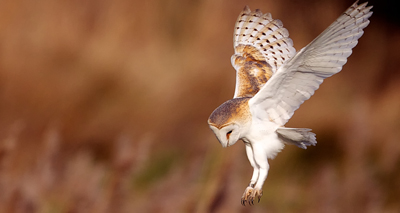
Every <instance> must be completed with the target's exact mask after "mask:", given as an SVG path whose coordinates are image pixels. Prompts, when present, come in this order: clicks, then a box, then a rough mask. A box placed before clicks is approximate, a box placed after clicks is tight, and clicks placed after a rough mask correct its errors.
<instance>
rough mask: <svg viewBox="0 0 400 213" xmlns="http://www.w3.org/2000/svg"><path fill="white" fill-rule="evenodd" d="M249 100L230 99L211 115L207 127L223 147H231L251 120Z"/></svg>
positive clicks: (241, 135)
mask: <svg viewBox="0 0 400 213" xmlns="http://www.w3.org/2000/svg"><path fill="white" fill-rule="evenodd" d="M249 99H250V98H235V99H231V100H229V101H227V102H225V103H223V104H222V105H221V106H219V107H218V108H217V109H215V110H214V112H212V113H211V115H210V118H209V119H208V125H209V126H210V129H211V130H212V131H213V132H214V134H215V136H216V137H217V139H218V141H219V142H220V143H221V145H222V146H223V147H228V146H232V145H233V144H235V143H236V142H237V141H238V140H239V139H241V138H242V137H243V132H244V130H245V129H246V127H247V124H248V122H249V121H250V120H251V115H250V111H249V105H248V101H249Z"/></svg>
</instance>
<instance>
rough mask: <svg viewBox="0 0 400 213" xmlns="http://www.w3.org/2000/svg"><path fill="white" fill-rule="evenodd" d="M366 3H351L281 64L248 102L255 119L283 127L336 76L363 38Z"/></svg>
mask: <svg viewBox="0 0 400 213" xmlns="http://www.w3.org/2000/svg"><path fill="white" fill-rule="evenodd" d="M366 5H367V3H363V4H361V5H358V4H357V2H356V3H354V4H353V5H352V6H351V7H350V8H348V9H347V10H346V11H345V13H344V14H342V15H341V16H340V17H339V18H338V19H337V20H336V21H335V22H334V23H332V24H331V25H330V26H329V27H328V28H327V29H326V30H325V31H324V32H322V33H321V34H320V35H319V36H318V37H317V38H316V39H314V40H313V41H312V42H311V43H310V44H308V45H307V46H306V47H304V48H303V49H302V50H300V51H299V52H298V53H297V54H296V55H295V56H294V57H293V58H292V59H291V60H290V61H287V62H286V63H285V64H283V65H282V66H281V67H280V68H279V69H278V70H277V72H276V73H275V74H273V75H272V77H271V78H270V79H269V80H268V81H267V83H266V84H265V85H264V86H263V87H262V88H261V89H260V91H259V92H258V93H257V94H256V95H255V96H254V97H253V98H251V100H250V101H249V106H250V110H251V113H252V114H253V115H257V118H258V119H262V120H269V121H273V122H275V123H277V124H279V125H282V126H283V125H284V124H285V123H286V122H287V121H288V120H289V119H290V118H291V117H292V115H293V113H294V111H295V110H297V109H298V108H299V107H300V105H301V104H302V103H303V102H304V101H305V100H308V99H309V98H310V97H311V96H312V95H313V94H314V91H315V90H317V89H318V88H319V85H320V84H321V83H322V81H323V80H324V79H325V78H327V77H330V76H332V75H333V74H336V73H338V72H339V71H340V70H341V69H342V66H343V65H344V64H345V63H346V62H347V58H348V57H349V56H350V55H351V53H352V48H353V47H354V46H356V45H357V42H358V39H359V38H360V37H361V36H362V35H363V33H364V32H363V29H364V28H365V27H366V26H367V25H368V24H369V20H368V18H369V17H370V16H371V15H372V12H371V11H370V9H371V8H372V6H369V7H366Z"/></svg>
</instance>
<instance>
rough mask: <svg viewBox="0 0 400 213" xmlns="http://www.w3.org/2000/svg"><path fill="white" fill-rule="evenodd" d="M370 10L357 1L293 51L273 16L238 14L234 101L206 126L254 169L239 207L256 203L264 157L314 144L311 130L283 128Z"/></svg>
mask: <svg viewBox="0 0 400 213" xmlns="http://www.w3.org/2000/svg"><path fill="white" fill-rule="evenodd" d="M371 8H372V6H368V7H367V3H363V4H360V5H358V2H355V3H354V4H353V5H352V6H351V7H349V8H348V9H347V10H346V11H345V12H344V13H343V14H342V15H341V16H340V17H339V18H338V19H336V21H335V22H333V23H332V24H331V25H330V26H329V27H328V28H327V29H326V30H325V31H323V32H322V33H321V34H320V35H319V36H318V37H317V38H315V39H314V40H313V41H312V42H311V43H309V44H308V45H307V46H305V47H304V48H303V49H301V50H300V51H299V52H297V53H296V50H295V49H294V47H293V42H292V40H291V39H290V38H289V37H288V36H289V33H288V31H287V30H286V29H285V28H284V27H283V25H282V22H281V21H280V20H278V19H272V17H271V14H269V13H265V14H263V13H261V11H260V10H258V9H257V10H255V11H251V10H250V9H249V7H248V6H246V7H245V8H244V10H243V11H242V12H241V13H240V15H239V17H238V19H237V21H236V25H235V29H234V35H233V43H234V50H235V53H234V55H233V56H232V57H231V63H232V65H233V67H234V68H235V70H236V88H235V93H234V97H233V99H231V100H228V101H226V102H225V103H223V104H222V105H220V106H219V107H218V108H217V109H215V110H214V111H213V112H212V114H211V115H210V117H209V119H208V124H209V127H210V128H211V130H212V131H213V132H214V134H215V136H216V137H217V139H218V140H219V142H220V143H221V145H222V146H223V147H228V146H232V145H233V144H235V143H236V142H237V141H238V140H242V141H243V142H244V144H245V148H246V154H247V156H248V159H249V161H250V164H251V166H252V167H253V168H254V171H253V175H252V177H251V180H250V184H249V186H248V187H247V188H246V189H245V191H244V193H243V196H242V198H241V203H242V204H243V205H246V204H249V205H252V204H254V200H258V202H259V201H260V198H261V196H262V193H263V192H262V186H263V184H264V181H265V179H266V178H267V175H268V170H269V164H268V159H273V158H274V157H275V156H276V155H277V153H278V152H280V151H281V150H282V149H283V148H284V146H285V144H293V145H296V146H298V147H300V148H303V149H306V148H307V146H310V145H313V146H315V145H316V143H317V141H316V138H315V134H314V133H312V132H311V129H306V128H287V127H285V126H284V125H285V124H286V122H287V121H288V120H289V119H290V118H291V117H292V115H293V113H294V111H295V110H296V109H298V108H299V106H300V105H301V104H302V103H303V102H304V101H305V100H308V99H309V98H310V97H311V95H313V94H314V91H315V90H317V89H318V87H319V85H320V84H321V83H322V81H323V80H324V79H325V78H327V77H330V76H332V75H333V74H335V73H338V72H339V71H340V70H341V69H342V66H343V65H344V64H345V63H346V62H347V57H349V56H350V55H351V53H352V48H353V47H355V46H356V45H357V42H358V41H357V40H358V39H359V38H360V37H361V36H362V35H363V33H364V32H363V29H364V28H365V27H366V26H367V25H368V24H369V20H368V18H369V17H370V16H371V15H372V11H370V10H371Z"/></svg>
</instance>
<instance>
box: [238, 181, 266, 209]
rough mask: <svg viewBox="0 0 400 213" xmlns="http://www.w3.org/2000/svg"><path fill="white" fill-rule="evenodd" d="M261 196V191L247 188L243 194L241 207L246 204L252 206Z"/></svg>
mask: <svg viewBox="0 0 400 213" xmlns="http://www.w3.org/2000/svg"><path fill="white" fill-rule="evenodd" d="M262 194H263V193H262V190H261V189H254V188H252V187H250V186H249V187H247V188H246V190H245V191H244V193H243V196H242V200H241V203H242V205H243V206H246V203H247V204H249V205H250V206H251V205H254V200H257V202H260V199H261V196H262Z"/></svg>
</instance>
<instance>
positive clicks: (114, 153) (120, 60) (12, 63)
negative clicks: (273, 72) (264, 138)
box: [0, 0, 400, 213]
mask: <svg viewBox="0 0 400 213" xmlns="http://www.w3.org/2000/svg"><path fill="white" fill-rule="evenodd" d="M352 3H353V2H352V1H348V0H341V1H336V0H308V1H289V0H282V1H273V0H254V1H250V0H248V1H247V0H191V1H190V0H146V1H139V0H114V1H111V0H64V1H63V0H38V1H30V0H2V1H0V212H21V213H22V212H41V213H42V212H43V213H53V212H57V213H58V212H60V213H64V212H65V213H75V212H77V213H78V212H93V213H97V212H99V213H102V212H200V213H201V212H363V213H364V212H367V213H368V212H398V211H399V209H400V203H399V197H400V71H399V67H400V54H399V52H398V51H399V49H400V18H399V17H400V16H399V15H398V14H396V11H395V3H394V1H393V2H391V1H373V2H371V3H370V4H372V5H374V9H373V11H374V15H373V16H372V17H371V23H370V25H369V26H368V27H367V28H366V29H365V34H364V35H363V37H362V38H361V39H360V40H359V44H358V45H357V46H356V47H355V48H354V52H353V54H352V55H351V56H350V58H349V61H348V63H347V64H346V65H345V66H344V69H343V70H342V72H340V73H339V74H337V75H335V76H333V77H331V78H329V79H327V80H326V81H325V82H324V83H323V84H322V85H321V87H320V89H319V90H318V91H317V92H316V93H315V95H314V96H313V97H312V98H311V99H310V100H308V101H306V102H305V103H304V104H303V105H302V106H301V107H300V109H299V110H298V111H296V113H295V115H294V116H293V118H292V120H291V121H290V122H289V123H288V124H287V126H289V127H306V128H312V129H313V132H315V133H316V134H317V140H318V144H317V146H315V147H310V148H309V149H307V150H301V149H299V148H297V147H294V146H287V147H286V148H285V150H284V151H283V152H282V153H280V154H279V155H278V157H277V158H276V159H274V160H272V161H270V165H271V169H270V172H269V177H268V178H267V180H266V183H265V185H264V189H263V190H264V195H263V197H262V199H261V202H260V203H259V204H257V205H255V206H252V207H242V206H241V205H240V197H241V195H242V193H243V191H244V189H245V188H246V186H247V184H248V181H249V180H250V177H251V174H252V168H251V166H250V164H249V162H248V160H247V157H246V155H245V151H244V145H243V144H242V143H238V144H237V145H235V146H232V147H229V148H226V149H223V148H222V147H221V146H220V144H219V143H218V142H217V140H216V138H215V137H214V135H213V133H212V132H211V131H210V130H209V129H208V125H207V119H208V116H209V114H210V113H211V112H212V111H213V110H214V109H215V108H216V107H218V106H219V105H220V104H221V103H223V102H224V101H226V100H228V99H230V98H232V96H233V93H234V84H235V71H234V69H233V68H232V67H231V64H230V57H231V55H232V54H233V47H232V33H233V26H234V24H235V21H236V18H237V16H238V14H239V13H240V11H241V10H242V9H243V7H244V6H245V5H249V6H250V8H251V9H253V10H254V9H256V8H259V9H261V10H262V11H263V12H270V13H272V16H273V18H278V19H281V20H282V21H283V23H284V26H285V27H286V28H287V29H288V30H289V32H290V37H291V38H292V39H293V41H294V46H295V48H296V49H297V50H300V49H301V48H302V47H304V46H305V45H307V44H308V43H309V42H310V41H311V40H312V39H314V38H315V37H316V36H317V35H318V34H319V33H320V32H322V31H323V30H324V29H325V28H326V27H327V26H328V25H329V24H330V23H332V22H333V21H334V20H335V19H336V18H337V17H338V16H339V15H340V14H341V13H342V12H343V11H345V9H346V8H347V7H349V6H350V5H351V4H352Z"/></svg>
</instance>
